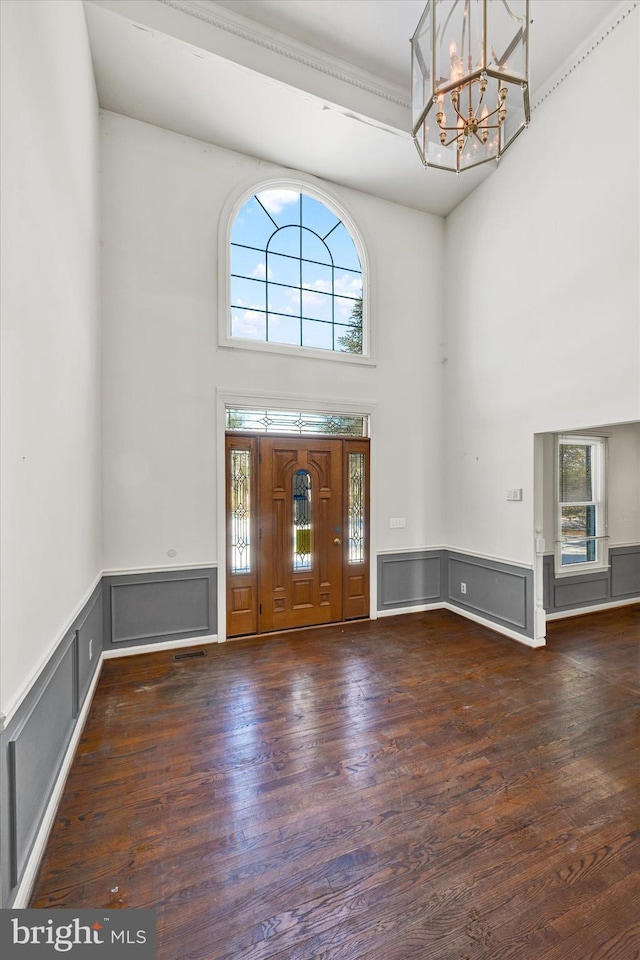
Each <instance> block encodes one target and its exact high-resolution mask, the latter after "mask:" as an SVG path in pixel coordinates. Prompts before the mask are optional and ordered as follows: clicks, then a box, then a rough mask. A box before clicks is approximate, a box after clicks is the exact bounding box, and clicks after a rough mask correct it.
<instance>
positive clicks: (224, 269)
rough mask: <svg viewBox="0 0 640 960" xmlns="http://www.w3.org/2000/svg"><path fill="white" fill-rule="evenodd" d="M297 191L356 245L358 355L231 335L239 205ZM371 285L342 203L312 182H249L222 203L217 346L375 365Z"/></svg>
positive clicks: (359, 243)
mask: <svg viewBox="0 0 640 960" xmlns="http://www.w3.org/2000/svg"><path fill="white" fill-rule="evenodd" d="M272 189H278V190H296V191H299V192H301V193H306V194H307V195H308V196H310V197H313V198H314V200H319V201H320V203H323V204H324V205H325V206H326V207H328V208H329V210H331V212H332V213H334V214H335V215H336V217H338V218H339V219H340V220H341V221H342V222H343V224H344V225H345V227H346V228H347V230H348V231H349V233H350V234H351V238H352V240H353V242H354V244H355V247H356V250H357V252H358V256H359V258H360V266H361V268H362V350H363V352H362V353H361V354H355V353H342V352H340V351H336V350H319V349H315V348H313V347H298V346H295V345H293V344H286V343H269V342H266V341H262V340H247V339H245V338H243V337H233V336H232V335H231V283H230V279H231V229H232V227H233V224H234V221H235V218H236V216H237V214H238V212H239V210H240V208H241V207H242V206H244V204H245V203H246V202H247V200H249V199H250V198H251V197H253V196H255V194H256V193H261V192H262V191H264V190H272ZM371 301H372V297H371V282H370V270H369V258H368V256H367V248H366V246H365V243H364V240H363V237H362V234H361V232H360V230H359V229H358V227H357V226H356V224H355V223H354V221H353V218H352V217H351V215H350V214H349V212H348V211H347V210H346V209H345V206H344V202H343V201H341V200H338V199H337V198H335V197H333V196H331V195H330V194H329V193H327V192H326V190H325V189H324V188H323V187H322V186H319V185H318V183H317V182H316V181H315V180H312V179H311V178H308V177H304V176H302V175H296V176H294V177H291V176H289V177H276V178H271V179H269V180H260V181H257V182H256V181H255V180H252V181H251V183H250V185H247V184H245V185H244V186H243V188H242V190H240V191H237V192H235V193H234V194H232V196H231V197H229V199H228V201H227V203H226V204H225V206H224V208H223V210H222V213H221V216H220V224H219V228H218V346H219V347H222V348H224V349H232V350H251V351H254V352H256V351H257V352H259V353H275V354H280V355H284V356H294V357H307V358H309V359H316V360H324V361H325V362H326V361H329V362H336V363H355V364H361V365H362V364H364V365H368V366H375V362H376V361H375V353H374V349H373V337H372V324H371Z"/></svg>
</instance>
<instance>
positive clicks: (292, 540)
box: [227, 435, 369, 636]
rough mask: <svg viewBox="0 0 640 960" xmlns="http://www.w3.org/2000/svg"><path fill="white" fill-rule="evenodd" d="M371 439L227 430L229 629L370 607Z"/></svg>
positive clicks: (286, 623)
mask: <svg viewBox="0 0 640 960" xmlns="http://www.w3.org/2000/svg"><path fill="white" fill-rule="evenodd" d="M368 453H369V444H368V441H367V440H346V439H344V440H343V439H334V438H331V437H328V438H326V439H319V438H307V437H300V436H296V437H255V436H254V437H246V436H239V435H228V436H227V543H228V554H227V635H228V636H238V635H240V634H247V633H266V632H269V631H275V630H285V629H289V628H292V627H307V626H315V625H317V624H322V623H333V622H336V621H340V620H346V619H352V618H355V617H366V616H368V615H369V573H368V570H369V558H368V545H367V544H368Z"/></svg>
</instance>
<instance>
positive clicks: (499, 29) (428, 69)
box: [411, 0, 530, 173]
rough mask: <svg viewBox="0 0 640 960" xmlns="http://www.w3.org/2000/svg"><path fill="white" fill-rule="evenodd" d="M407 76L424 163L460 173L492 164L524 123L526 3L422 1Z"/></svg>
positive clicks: (524, 0)
mask: <svg viewBox="0 0 640 960" xmlns="http://www.w3.org/2000/svg"><path fill="white" fill-rule="evenodd" d="M411 72H412V78H411V79H412V83H411V90H412V98H411V112H412V130H411V133H412V136H413V140H414V142H415V144H416V147H417V149H418V153H419V154H420V157H421V159H422V162H423V164H424V165H425V166H433V167H438V168H440V169H443V170H451V171H453V172H455V173H460V172H461V171H462V170H468V169H470V168H472V167H476V166H478V165H480V164H482V163H487V162H488V161H490V160H499V158H500V157H501V156H502V154H503V153H504V152H505V150H506V149H507V148H508V147H509V146H510V145H511V144H512V143H513V141H514V140H515V138H516V137H517V136H518V135H519V134H520V133H521V132H522V130H524V128H525V127H526V126H528V124H529V117H530V108H529V94H528V76H529V0H509V2H508V3H507V2H506V0H429V2H428V3H427V5H426V7H425V9H424V12H423V14H422V17H421V19H420V22H419V23H418V26H417V28H416V31H415V34H414V36H413V37H412V39H411ZM507 100H508V103H509V106H507ZM447 103H450V104H451V106H452V108H453V115H452V116H451V115H450V118H448V117H447V115H446V113H445V106H446V104H447ZM430 114H431V117H430V116H429V115H430ZM434 115H435V123H433V117H434ZM490 120H491V121H492V122H491V123H489V121H490ZM489 130H491V131H492V134H491V136H489Z"/></svg>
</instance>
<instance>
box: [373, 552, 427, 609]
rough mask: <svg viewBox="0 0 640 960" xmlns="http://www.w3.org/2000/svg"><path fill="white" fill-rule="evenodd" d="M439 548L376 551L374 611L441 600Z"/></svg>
mask: <svg viewBox="0 0 640 960" xmlns="http://www.w3.org/2000/svg"><path fill="white" fill-rule="evenodd" d="M441 553H442V552H441V551H439V550H434V551H416V552H415V553H394V554H380V555H379V556H378V610H392V609H394V608H397V607H409V606H417V605H419V604H424V603H437V602H438V600H441V599H442V586H441V583H442V562H441Z"/></svg>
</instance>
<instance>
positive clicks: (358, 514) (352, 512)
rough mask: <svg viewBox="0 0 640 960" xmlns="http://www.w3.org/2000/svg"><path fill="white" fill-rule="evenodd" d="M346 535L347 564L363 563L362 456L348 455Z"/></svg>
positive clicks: (361, 454) (358, 454)
mask: <svg viewBox="0 0 640 960" xmlns="http://www.w3.org/2000/svg"><path fill="white" fill-rule="evenodd" d="M348 497H349V500H348V521H349V527H348V533H349V551H348V553H349V563H362V562H363V561H364V534H365V528H364V510H365V488H364V454H363V453H350V454H349V490H348Z"/></svg>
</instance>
